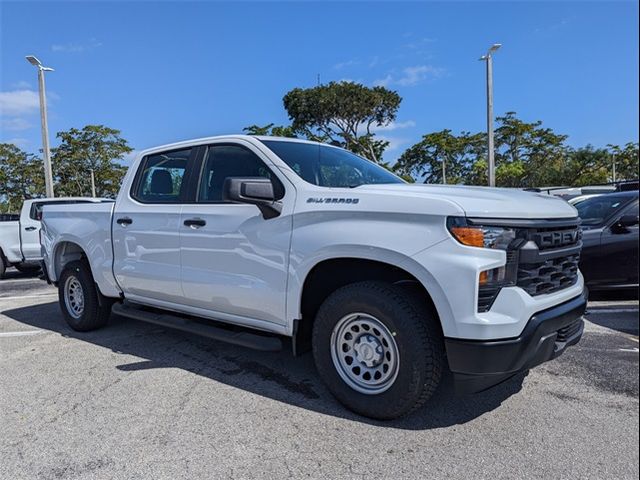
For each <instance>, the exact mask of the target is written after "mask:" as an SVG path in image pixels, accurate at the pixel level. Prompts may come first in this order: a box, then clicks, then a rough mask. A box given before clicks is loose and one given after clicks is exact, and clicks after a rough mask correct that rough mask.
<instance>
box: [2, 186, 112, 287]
mask: <svg viewBox="0 0 640 480" xmlns="http://www.w3.org/2000/svg"><path fill="white" fill-rule="evenodd" d="M100 201H105V200H103V199H98V198H85V197H60V198H37V199H31V200H25V201H24V203H23V204H22V209H21V210H20V214H19V215H3V216H2V218H0V279H2V277H3V275H4V273H5V271H6V269H7V268H8V267H15V268H17V269H18V270H19V271H21V272H28V271H34V272H35V271H38V270H40V261H41V260H42V254H41V252H40V220H41V219H42V209H43V208H44V206H45V205H62V204H70V203H87V202H100Z"/></svg>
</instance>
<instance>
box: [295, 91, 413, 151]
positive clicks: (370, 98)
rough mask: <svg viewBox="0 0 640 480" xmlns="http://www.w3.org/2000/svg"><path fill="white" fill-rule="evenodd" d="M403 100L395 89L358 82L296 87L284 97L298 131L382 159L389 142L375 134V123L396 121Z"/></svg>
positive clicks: (383, 124) (306, 135)
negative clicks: (377, 137)
mask: <svg viewBox="0 0 640 480" xmlns="http://www.w3.org/2000/svg"><path fill="white" fill-rule="evenodd" d="M401 101H402V98H401V97H400V95H398V94H397V93H396V92H394V91H391V90H388V89H386V88H384V87H373V88H370V87H366V86H364V85H361V84H358V83H354V82H330V83H328V84H326V85H319V86H317V87H313V88H306V89H303V88H294V89H293V90H291V91H290V92H288V93H287V94H286V95H285V96H284V98H283V102H284V108H285V109H286V111H287V113H288V115H289V118H290V119H291V127H292V128H293V130H294V131H295V132H296V133H299V134H301V135H303V136H304V137H306V138H308V139H313V140H319V141H324V142H330V143H333V144H335V145H340V146H342V147H344V148H346V149H348V150H351V151H352V152H354V153H357V154H360V155H362V156H364V157H366V158H369V159H370V160H372V161H375V162H380V161H381V160H382V154H383V153H384V150H385V149H386V148H387V146H388V142H385V141H384V140H378V139H376V138H375V131H374V130H375V127H381V126H385V125H388V124H389V123H391V122H393V121H394V120H395V119H396V114H397V112H398V108H399V107H400V102H401Z"/></svg>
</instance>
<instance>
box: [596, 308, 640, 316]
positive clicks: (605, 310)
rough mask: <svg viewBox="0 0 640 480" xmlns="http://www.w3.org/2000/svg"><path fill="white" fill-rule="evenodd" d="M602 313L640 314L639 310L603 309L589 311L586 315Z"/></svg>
mask: <svg viewBox="0 0 640 480" xmlns="http://www.w3.org/2000/svg"><path fill="white" fill-rule="evenodd" d="M601 313H638V309H637V308H603V309H593V310H589V309H587V313H585V315H595V314H598V315H599V314H601Z"/></svg>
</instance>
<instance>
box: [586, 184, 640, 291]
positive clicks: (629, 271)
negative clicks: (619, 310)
mask: <svg viewBox="0 0 640 480" xmlns="http://www.w3.org/2000/svg"><path fill="white" fill-rule="evenodd" d="M575 207H576V209H577V210H578V214H579V215H580V218H581V219H582V235H583V236H582V241H583V247H582V255H581V258H580V270H581V271H582V274H583V275H584V277H585V282H586V283H587V285H588V287H589V288H590V289H591V290H608V289H625V288H638V191H637V190H636V191H631V192H616V193H608V194H604V195H598V196H595V197H592V198H589V199H586V200H584V201H582V202H579V203H578V204H577V205H575Z"/></svg>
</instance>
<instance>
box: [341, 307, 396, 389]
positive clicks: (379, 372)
mask: <svg viewBox="0 0 640 480" xmlns="http://www.w3.org/2000/svg"><path fill="white" fill-rule="evenodd" d="M331 359H332V360H333V365H334V367H335V369H336V371H337V372H338V374H339V375H340V377H341V378H342V380H344V382H345V383H346V384H347V385H349V386H350V387H351V388H353V389H354V390H356V391H357V392H360V393H364V394H367V395H377V394H380V393H382V392H384V391H386V390H388V389H389V388H390V387H391V385H393V382H395V380H396V378H397V376H398V371H399V369H400V355H399V352H398V346H397V344H396V341H395V338H394V334H392V333H391V332H390V331H389V329H388V328H387V327H386V326H385V324H384V323H382V322H381V321H380V320H378V319H377V318H375V317H374V316H372V315H369V314H367V313H350V314H349V315H346V316H344V317H342V318H341V319H340V320H339V321H338V323H337V324H336V326H335V327H334V328H333V332H332V334H331Z"/></svg>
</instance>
